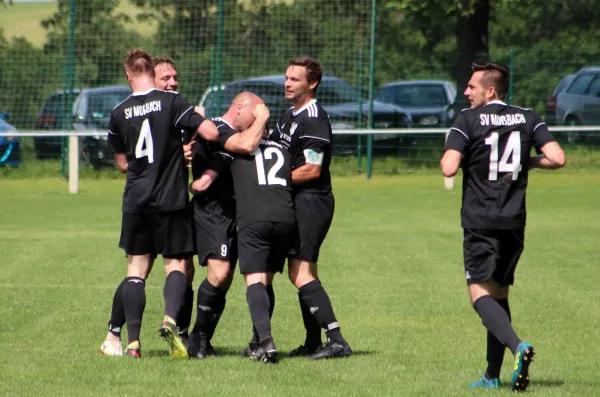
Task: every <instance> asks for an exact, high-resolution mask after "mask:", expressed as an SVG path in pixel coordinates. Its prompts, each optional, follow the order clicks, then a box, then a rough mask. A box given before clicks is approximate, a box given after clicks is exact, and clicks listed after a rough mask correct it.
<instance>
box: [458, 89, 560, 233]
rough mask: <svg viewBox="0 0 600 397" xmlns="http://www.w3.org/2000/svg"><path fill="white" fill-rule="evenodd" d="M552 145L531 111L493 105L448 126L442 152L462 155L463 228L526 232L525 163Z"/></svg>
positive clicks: (545, 128) (464, 114)
mask: <svg viewBox="0 0 600 397" xmlns="http://www.w3.org/2000/svg"><path fill="white" fill-rule="evenodd" d="M551 141H554V138H553V137H552V135H550V132H549V131H548V126H547V125H546V124H545V123H544V122H542V121H541V119H540V117H539V116H538V115H537V114H536V113H535V112H534V111H533V110H531V109H524V108H520V107H517V106H511V105H507V104H505V103H503V102H500V101H493V102H491V103H489V104H488V105H486V106H482V107H478V108H474V109H465V110H463V111H462V112H461V113H460V114H459V115H458V117H457V119H456V121H455V122H454V124H453V125H452V128H451V129H450V132H449V134H448V140H447V141H446V150H448V149H453V150H457V151H459V152H460V153H462V154H463V160H462V164H461V167H462V170H463V187H462V188H463V192H462V193H463V197H462V209H461V218H462V227H463V228H473V229H477V228H479V229H519V228H523V227H525V218H526V209H525V193H526V189H527V179H528V175H529V169H528V164H529V158H530V155H531V149H532V148H533V147H535V148H537V149H539V148H541V147H542V146H543V145H545V144H546V143H548V142H551Z"/></svg>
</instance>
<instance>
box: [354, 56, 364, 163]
mask: <svg viewBox="0 0 600 397" xmlns="http://www.w3.org/2000/svg"><path fill="white" fill-rule="evenodd" d="M363 80H364V77H363V50H362V49H361V50H360V52H359V55H358V93H359V97H358V102H359V103H358V128H362V126H363V97H362V92H363V88H364V87H363ZM356 140H357V142H356V149H357V150H356V161H357V164H356V172H357V173H359V172H360V171H361V169H362V135H357V136H356Z"/></svg>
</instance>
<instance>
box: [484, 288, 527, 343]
mask: <svg viewBox="0 0 600 397" xmlns="http://www.w3.org/2000/svg"><path fill="white" fill-rule="evenodd" d="M473 308H474V309H475V311H476V312H477V314H479V317H481V322H482V324H483V326H484V327H485V328H487V330H488V331H490V332H491V333H492V335H493V336H495V337H496V339H498V341H499V342H500V343H502V345H504V346H506V347H508V348H509V349H510V351H511V352H512V354H515V352H516V351H517V346H519V343H520V342H521V340H520V339H519V337H518V336H517V334H516V333H515V331H514V330H513V328H512V326H511V324H510V317H509V315H508V314H507V312H506V311H505V309H504V308H503V307H502V306H501V305H500V304H499V303H498V302H496V301H495V300H494V299H493V298H492V297H491V296H489V295H486V296H482V297H481V298H479V299H477V300H476V301H475V303H473Z"/></svg>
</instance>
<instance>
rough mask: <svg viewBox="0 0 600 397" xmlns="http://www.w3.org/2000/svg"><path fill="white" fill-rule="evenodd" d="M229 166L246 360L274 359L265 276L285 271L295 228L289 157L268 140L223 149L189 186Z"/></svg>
mask: <svg viewBox="0 0 600 397" xmlns="http://www.w3.org/2000/svg"><path fill="white" fill-rule="evenodd" d="M257 120H258V117H257ZM265 135H266V131H265ZM228 166H229V169H230V171H231V176H232V178H233V186H234V192H235V199H236V224H237V229H238V250H239V251H238V254H239V260H240V272H241V273H242V274H243V275H244V279H245V281H246V286H247V290H246V298H247V300H248V308H249V310H250V317H251V318H252V324H253V327H254V330H255V333H256V334H257V335H258V336H257V340H258V345H257V346H256V348H255V349H254V350H252V351H251V352H250V359H252V360H256V361H262V362H264V363H276V362H277V360H278V358H277V348H276V347H275V344H274V343H273V337H272V335H271V319H270V317H271V314H272V306H271V300H270V297H269V294H268V292H267V281H268V279H271V280H272V278H273V275H274V274H275V273H277V272H279V273H281V272H282V271H283V266H284V264H285V259H286V256H287V255H288V252H289V250H290V248H291V246H292V244H293V238H294V235H295V233H296V228H295V226H294V224H295V222H296V220H295V214H294V203H293V200H292V180H291V158H290V155H289V153H288V151H287V150H286V148H285V147H284V146H282V145H281V144H279V143H277V142H274V141H270V140H266V139H265V140H262V141H261V142H260V145H259V147H258V148H257V149H256V150H254V151H252V152H251V153H250V154H248V155H240V154H233V153H231V152H221V153H220V164H219V165H216V166H213V167H212V169H210V170H208V171H205V172H204V174H203V175H202V177H201V178H200V179H198V180H196V181H194V183H195V184H196V186H193V187H192V190H193V191H194V192H199V191H201V190H203V189H206V187H207V186H209V185H210V184H211V183H212V182H213V181H214V180H215V178H217V176H218V175H219V174H221V173H222V172H223V171H221V170H226V169H227V167H228ZM190 346H191V342H190Z"/></svg>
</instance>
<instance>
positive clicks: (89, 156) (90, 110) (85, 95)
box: [73, 85, 131, 168]
mask: <svg viewBox="0 0 600 397" xmlns="http://www.w3.org/2000/svg"><path fill="white" fill-rule="evenodd" d="M129 95H131V88H129V87H128V86H123V85H116V86H108V87H97V88H86V89H84V90H81V93H80V94H79V96H78V97H77V100H76V101H75V103H74V104H73V129H74V130H80V131H93V130H97V131H98V135H95V136H86V137H84V138H83V139H82V140H81V156H82V161H84V162H85V161H88V162H89V163H90V164H91V165H92V166H93V167H94V168H100V167H104V166H109V165H114V163H115V159H114V156H113V153H112V152H111V151H110V149H109V148H108V141H107V139H108V136H107V133H106V131H107V130H108V123H109V121H110V115H111V113H112V110H113V109H114V107H115V106H117V105H118V104H119V103H121V102H123V101H124V100H125V99H126V98H127V97H128V96H129Z"/></svg>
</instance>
